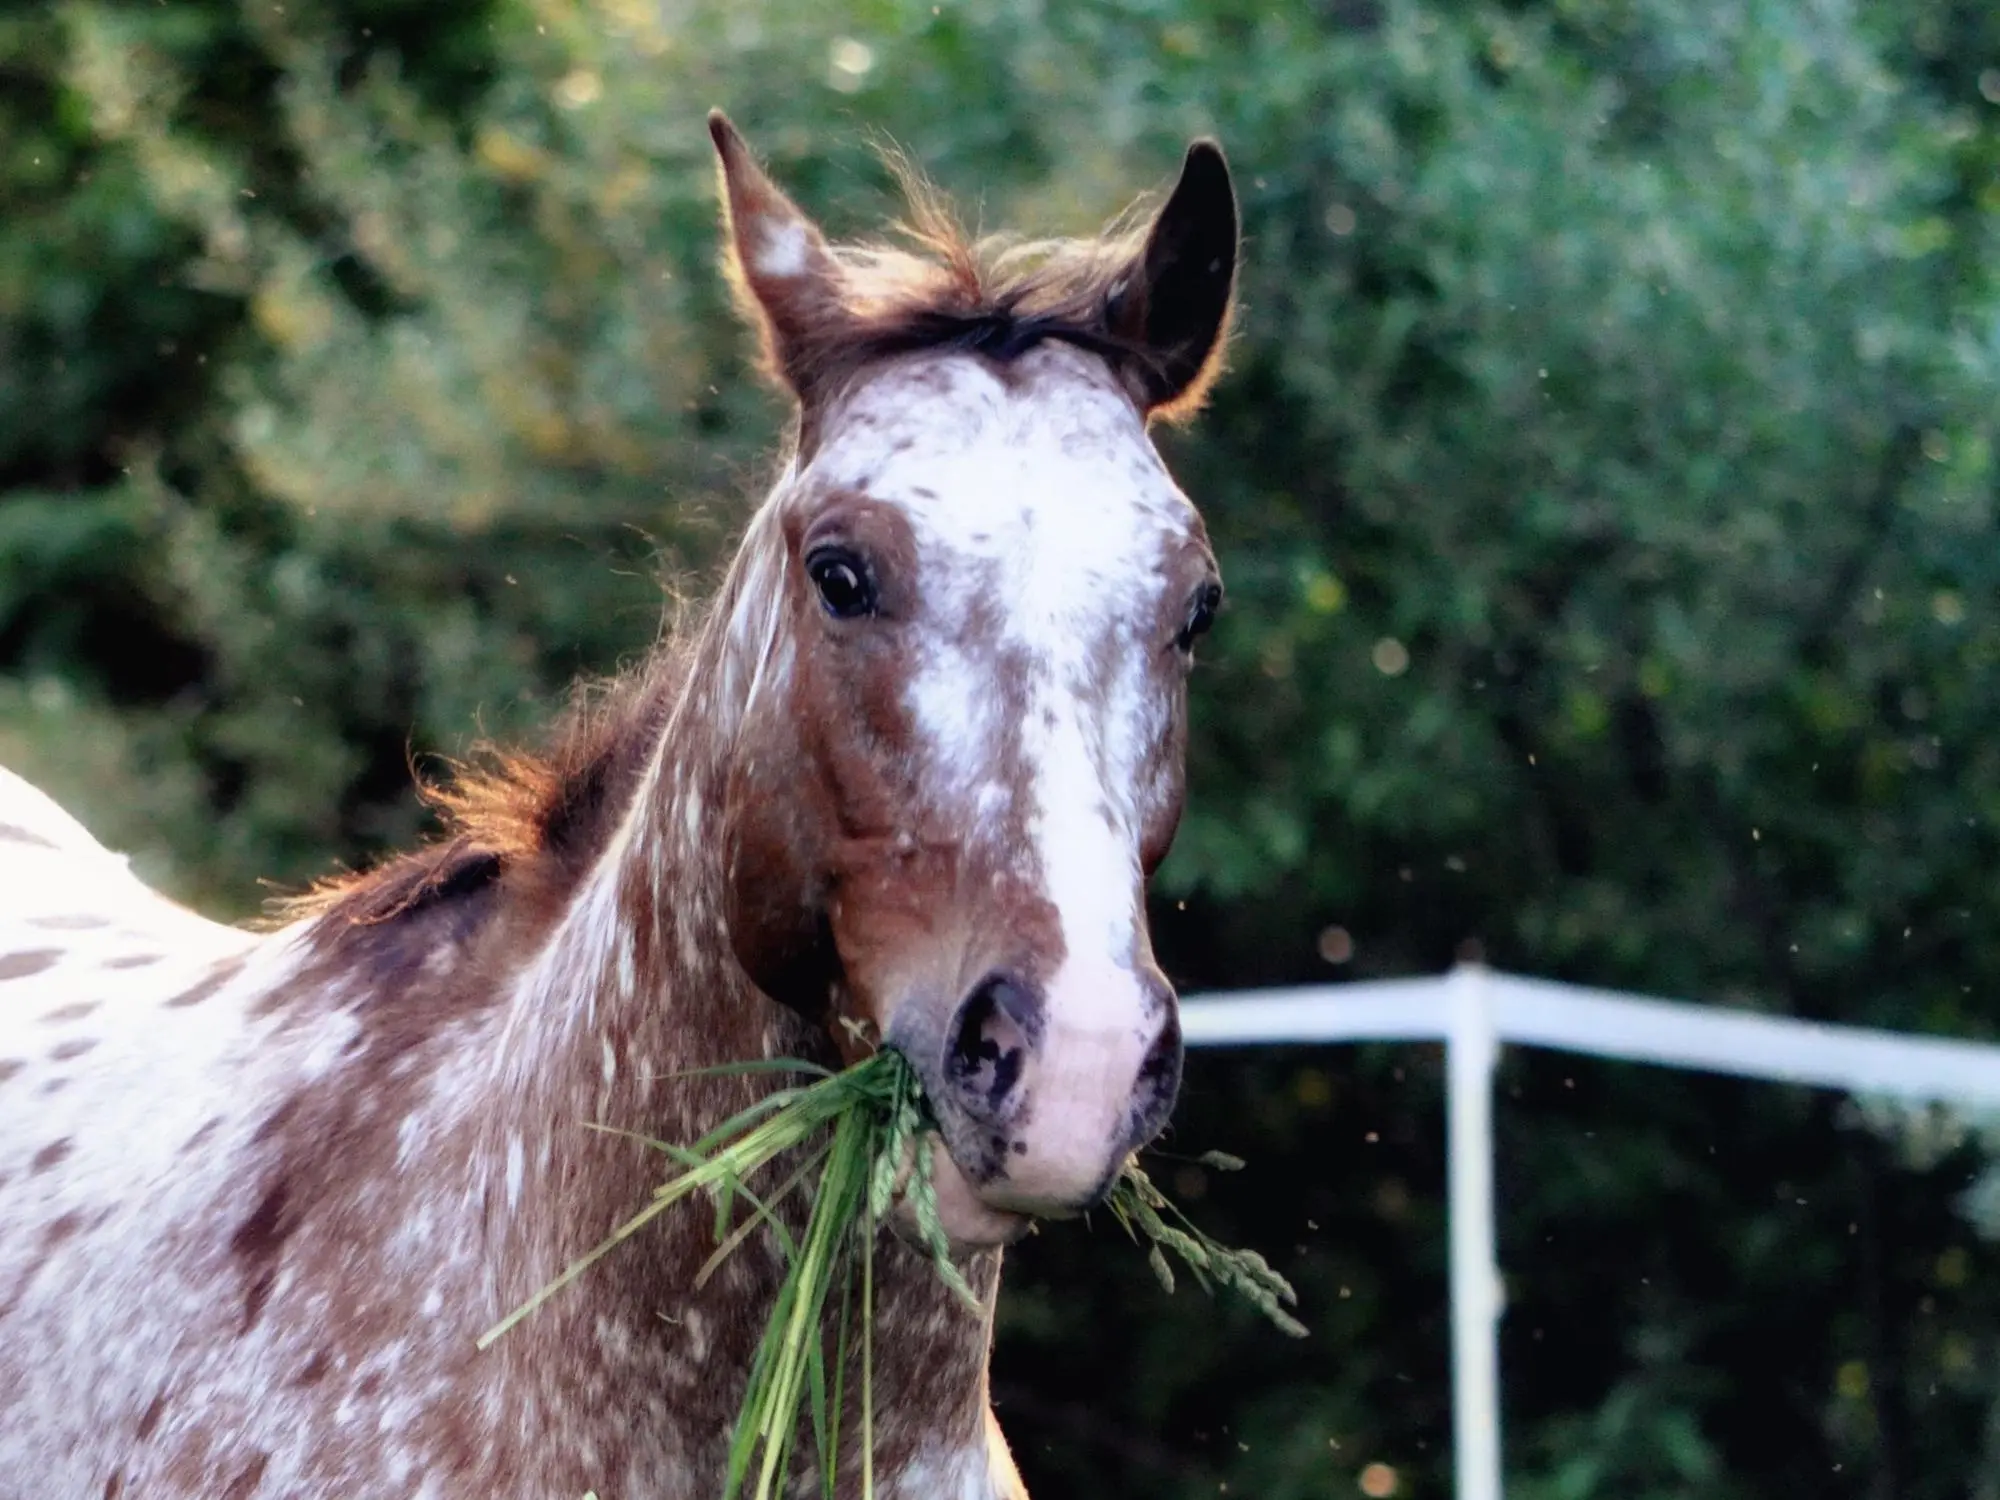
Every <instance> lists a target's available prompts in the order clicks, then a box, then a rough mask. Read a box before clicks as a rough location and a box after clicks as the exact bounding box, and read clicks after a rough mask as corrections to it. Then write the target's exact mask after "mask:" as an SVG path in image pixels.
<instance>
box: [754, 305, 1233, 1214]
mask: <svg viewBox="0 0 2000 1500" xmlns="http://www.w3.org/2000/svg"><path fill="white" fill-rule="evenodd" d="M774 504H775V505H776V506H777V530H778V532H779V533H780V534H781V536H782V545H783V551H784V557H785V559H786V568H785V582H784V590H785V596H786V602H785V610H786V616H787V617H786V621H785V626H784V630H783V636H784V638H785V639H786V640H788V641H789V642H790V643H791V645H790V647H789V649H784V648H781V650H780V659H781V660H782V662H783V664H784V668H783V672H782V683H781V685H780V684H774V690H773V691H771V692H770V693H768V694H766V695H763V696H761V697H760V698H759V700H758V702H757V704H756V705H754V706H753V709H752V713H751V717H750V718H749V719H748V720H747V721H746V724H745V729H744V734H743V741H742V743H743V745H744V747H745V751H744V753H743V754H741V755H739V758H738V761H737V773H736V776H735V779H734V782H733V785H732V789H731V793H730V798H729V803H730V811H729V825H730V827H731V828H732V830H733V833H734V848H735V851H736V853H737V855H738V858H737V860H736V863H735V868H734V882H735V883H736V884H738V885H744V884H746V883H747V884H749V885H753V886H755V887H758V889H754V890H751V889H746V890H743V891H741V892H740V893H739V894H737V895H736V896H735V897H734V898H733V901H734V909H735V910H736V911H737V912H739V913H745V912H751V911H755V910H758V909H761V908H762V907H763V906H764V905H765V904H766V903H767V902H768V900H769V897H770V895H771V893H772V892H773V891H775V890H786V891H788V892H791V893H794V894H793V896H792V897H791V899H794V900H797V901H798V902H799V903H800V908H801V909H803V910H804V911H807V912H810V913H811V918H812V920H813V922H814V923H815V925H819V926H821V927H822V930H823V932H824V934H825V937H826V938H827V939H828V940H829V941H830V947H831V951H832V955H833V956H834V957H835V958H836V960H837V965H838V985H839V996H838V998H839V1002H840V1005H841V1007H842V1009H844V1010H845V1011H846V1012H847V1013H848V1014H849V1015H850V1017H852V1018H858V1019H863V1020H865V1021H867V1022H869V1023H872V1027H873V1028H874V1030H875V1033H876V1034H877V1035H879V1037H880V1038H881V1039H882V1040H884V1041H886V1042H887V1043H888V1044H889V1045H891V1046H894V1047H896V1048H898V1049H899V1050H901V1051H902V1052H903V1053H904V1054H905V1055H906V1056H907V1057H908V1058H909V1060H910V1061H911V1062H912V1063H913V1064H914V1065H915V1067H916V1068H917V1070H918V1072H919V1074H920V1075H921V1077H922V1078H923V1081H924V1084H925V1087H926V1090H927V1091H928V1093H929V1096H930V1099H931V1102H932V1105H933V1108H934V1110H935V1111H936V1114H937V1116H938V1120H939V1124H940V1126H941V1127H942V1134H943V1137H944V1140H945V1143H946V1145H947V1147H948V1148H949V1151H950V1156H951V1159H952V1161H953V1162H954V1163H955V1164H956V1166H957V1168H958V1169H959V1171H960V1172H961V1173H962V1174H963V1178H964V1180H965V1184H966V1185H967V1186H969V1188H970V1190H971V1193H972V1195H973V1196H974V1197H975V1198H976V1199H977V1200H978V1202H980V1203H983V1204H985V1205H987V1206H988V1207H990V1208H995V1209H999V1210H1003V1211H1006V1212H1018V1213H1038V1214H1049V1213H1063V1212H1074V1211H1076V1210H1078V1209H1080V1208H1083V1207H1085V1206H1087V1205H1088V1204H1090V1203H1091V1202H1093V1201H1095V1200H1096V1199H1097V1198H1098V1197H1099V1196H1100V1195H1101V1192H1102V1191H1103V1189H1104V1188H1105V1187H1106V1186H1107V1185H1108V1183H1109V1181H1110V1179H1111V1176H1112V1174H1113V1173H1114V1172H1115V1171H1116V1169H1117V1167H1118V1164H1119V1163H1120V1162H1121V1161H1122V1160H1123V1159H1124V1157H1125V1154H1126V1153H1127V1152H1129V1151H1131V1150H1132V1149H1133V1148H1134V1147H1136V1146H1138V1145H1140V1144H1142V1143H1143V1142H1145V1141H1147V1140H1149V1139H1151V1137H1152V1136H1153V1135H1154V1134H1155V1133H1157V1131H1158V1130H1159V1129H1160V1127H1161V1126H1162V1125H1163V1124H1164V1123H1165V1120H1166V1117H1167V1113H1168V1111H1169V1109H1170V1108H1171V1106H1172V1103H1173V1098H1174V1092H1175V1089H1176V1087H1177V1085H1178V1081H1179V1077H1180V1050H1181V1049H1180V1031H1179V1026H1178V1024H1177V1021H1176V1017H1175V1001H1174V992H1173V989H1172V987H1171V986H1169V985H1168V983H1167V981H1166V979H1165V978H1164V977H1163V976H1162V975H1161V973H1160V971H1159V969H1158V967H1157V966H1156V965H1155V963H1154V962H1153V955H1152V949H1151V944H1150V942H1149V939H1148V935H1147V929H1146V917H1145V906H1144V886H1145V878H1146V875H1147V874H1148V873H1150V871H1151V870H1152V869H1153V867H1154V866H1155V865H1157V864H1158V863H1159V861H1160V860H1161V858H1163V857H1164V856H1165V854H1166V851H1167V847H1168V845H1169V844H1170V843H1171V841H1172V838H1173V833H1174V828H1175V825H1176V823H1177V821H1178V819H1179V816H1180V808H1181V796H1182V753H1183V746H1184V741H1185V725H1186V679H1187V671H1188V665H1189V661H1190V653H1191V647H1192V643H1193V638H1194V636H1195V635H1196V634H1198V633H1199V631H1200V630H1201V628H1203V626H1204V625H1205V624H1206V622H1207V620H1208V618H1209V617H1210V616H1211V615H1212V614H1213V611H1214V607H1215V602H1216V597H1217V589H1218V580H1217V575H1216V569H1215V563H1214V559H1213V557H1212V556H1211V554H1210V551H1209V548H1208V545H1207V541H1206V538H1205V536H1204V534H1203V530H1202V525H1201V521H1200V518H1199V517H1198V516H1197V515H1196V513H1195V511H1194V508H1193V507H1192V506H1191V505H1190V504H1189V503H1188V501H1187V500H1186V498H1185V497H1184V496H1183V495H1182V494H1181V493H1180V491H1179V490H1178V489H1177V488H1176V487H1175V486H1174V484H1173V482H1172V480H1171V479H1170V478H1169V477H1168V475H1167V472H1166V470H1165V467H1164V466H1163V465H1162V464H1161V462H1160V460H1159V458H1158V456H1157V454H1156V453H1155V452H1154V450H1153V447H1152V444H1151V443H1150V442H1149V441H1148V439H1147V436H1146V432H1145V428H1144V423H1143V421H1142V419H1141V416H1140V414H1139V412H1138V411H1137V410H1136V409H1135V407H1134V406H1133V404H1132V402H1131V400H1130V398H1129V396H1128V395H1127V394H1126V393H1125V392H1124V391H1123V390H1122V389H1121V387H1120V385H1119V383H1118V382H1117V381H1116V380H1115V379H1114V378H1113V376H1112V374H1111V372H1110V371H1109V370H1108V369H1107V367H1106V366H1105V364H1104V362H1103V361H1102V360H1101V359H1098V358H1097V357H1095V356H1093V355H1090V354H1087V353H1084V352H1082V351H1079V350H1077V349H1074V348H1071V347H1069V346H1067V345H1064V344H1059V343H1051V344H1047V345H1044V346H1042V347H1040V348H1038V349H1035V350H1031V351H1029V352H1028V353H1026V354H1024V355H1022V356H1021V357H1020V358H1019V359H1018V360H1016V361H1015V362H1014V363H1013V364H1012V365H1010V366H1009V367H1007V368H1006V369H1004V370H1003V369H998V368H994V367H993V366H991V365H990V364H988V363H987V362H985V361H983V360H981V359H979V358H978V357H976V356H972V355H967V354H961V353H928V354H920V355H913V356H910V357H908V358H906V359H904V360H901V361H898V362H895V363H892V364H891V365H890V366H888V367H887V368H884V369H883V370H881V371H880V372H879V373H877V374H876V375H874V376H873V377H872V378H870V379H869V380H867V381H865V382H864V383H862V384H861V385H860V386H859V387H858V388H856V389H855V391H854V392H853V393H852V394H851V396H850V397H849V398H848V399H847V400H846V401H844V402H843V403H842V404H841V405H840V406H839V407H837V408H836V409H835V410H834V411H832V412H830V413H829V414H828V421H827V424H826V429H825V437H824V440H823V441H822V442H821V444H820V446H819V447H818V449H817V450H816V451H815V453H814V454H813V455H812V457H811V459H810V461H809V462H807V463H806V464H805V465H804V466H803V467H802V469H801V471H800V472H799V474H798V476H797V478H796V480H795V482H794V483H793V484H791V485H790V486H789V487H788V488H786V489H785V490H784V491H782V492H781V493H780V495H779V496H778V497H777V498H776V499H775V501H774ZM752 746H754V747H756V748H755V749H754V751H753V750H751V749H750V748H749V747H752ZM760 768H761V770H760ZM733 930H735V931H738V932H739V933H743V934H745V935H751V934H753V933H754V932H755V930H756V929H755V926H754V924H753V925H752V926H751V927H749V928H745V927H742V926H740V925H739V926H736V927H733ZM739 947H740V944H739ZM753 962H754V960H753ZM956 1186H957V1185H956V1184H954V1187H956ZM998 1227H999V1226H998V1225H989V1226H988V1232H992V1231H993V1230H994V1229H996V1228H998Z"/></svg>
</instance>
